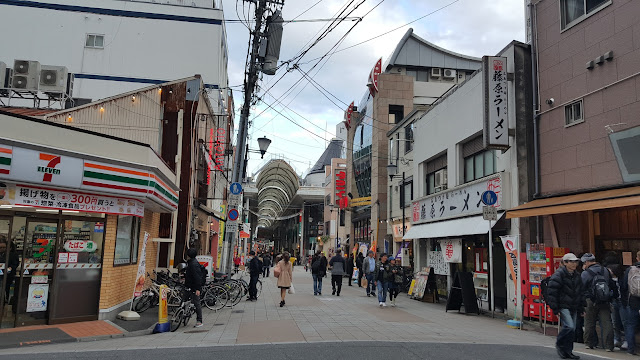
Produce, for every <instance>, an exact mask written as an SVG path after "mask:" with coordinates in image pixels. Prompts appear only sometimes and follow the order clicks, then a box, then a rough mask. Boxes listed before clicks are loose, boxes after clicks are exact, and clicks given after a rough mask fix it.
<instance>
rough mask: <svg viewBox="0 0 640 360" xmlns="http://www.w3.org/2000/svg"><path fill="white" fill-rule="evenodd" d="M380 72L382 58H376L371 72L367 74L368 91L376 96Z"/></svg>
mask: <svg viewBox="0 0 640 360" xmlns="http://www.w3.org/2000/svg"><path fill="white" fill-rule="evenodd" d="M381 73H382V58H380V59H378V61H377V62H376V65H375V66H374V67H373V69H371V73H370V74H369V81H368V83H367V86H368V87H369V93H371V96H376V93H377V92H378V81H379V78H380V74H381Z"/></svg>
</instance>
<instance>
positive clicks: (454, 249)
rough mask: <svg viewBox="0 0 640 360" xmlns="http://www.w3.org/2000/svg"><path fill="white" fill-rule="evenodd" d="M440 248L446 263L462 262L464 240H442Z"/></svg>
mask: <svg viewBox="0 0 640 360" xmlns="http://www.w3.org/2000/svg"><path fill="white" fill-rule="evenodd" d="M440 248H441V249H442V256H443V257H444V261H445V262H448V263H461V262H462V239H452V240H440Z"/></svg>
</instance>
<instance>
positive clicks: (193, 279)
mask: <svg viewBox="0 0 640 360" xmlns="http://www.w3.org/2000/svg"><path fill="white" fill-rule="evenodd" d="M197 255H198V251H197V250H196V249H194V248H189V249H187V257H188V258H189V259H188V260H187V264H186V266H185V267H183V268H184V270H185V274H184V285H185V286H186V287H187V288H188V289H189V295H190V297H191V303H192V304H193V305H195V307H196V325H195V326H194V327H197V328H199V327H202V304H201V303H200V292H201V291H202V284H203V283H204V279H203V275H204V274H203V273H202V266H201V265H200V263H199V262H198V260H196V256H197Z"/></svg>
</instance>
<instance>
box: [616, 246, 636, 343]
mask: <svg viewBox="0 0 640 360" xmlns="http://www.w3.org/2000/svg"><path fill="white" fill-rule="evenodd" d="M636 261H637V262H636V263H635V264H633V265H632V266H629V268H627V270H626V271H625V272H624V276H623V277H622V279H621V281H620V292H621V293H622V296H621V298H622V306H623V307H624V308H625V310H626V315H627V316H626V319H625V324H624V332H625V334H624V336H625V338H626V340H627V352H628V353H629V354H631V355H636V327H637V326H638V321H640V313H639V311H640V251H638V252H637V253H636Z"/></svg>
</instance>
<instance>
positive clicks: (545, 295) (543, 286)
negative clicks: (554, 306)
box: [540, 276, 551, 302]
mask: <svg viewBox="0 0 640 360" xmlns="http://www.w3.org/2000/svg"><path fill="white" fill-rule="evenodd" d="M549 280H551V276H547V277H546V278H544V279H542V281H540V296H541V297H542V301H544V302H547V300H548V299H549Z"/></svg>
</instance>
